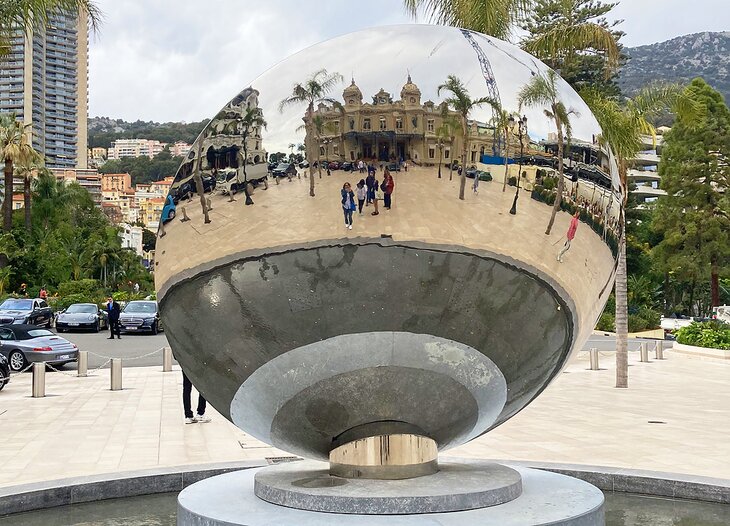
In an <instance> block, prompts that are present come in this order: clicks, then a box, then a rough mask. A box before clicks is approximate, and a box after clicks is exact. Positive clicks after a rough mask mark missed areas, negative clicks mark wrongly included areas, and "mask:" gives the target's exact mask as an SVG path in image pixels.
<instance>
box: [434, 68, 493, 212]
mask: <svg viewBox="0 0 730 526" xmlns="http://www.w3.org/2000/svg"><path fill="white" fill-rule="evenodd" d="M442 91H448V92H449V93H451V96H450V97H448V98H447V99H446V100H445V101H444V102H445V103H446V106H448V107H451V108H453V109H454V111H456V112H457V113H458V114H459V117H460V120H461V122H460V124H461V133H462V135H463V138H464V149H463V151H462V153H461V159H462V163H461V184H460V185H459V199H462V200H463V199H464V189H465V188H466V154H467V152H468V151H469V113H471V110H473V109H474V108H476V107H478V106H481V105H482V104H491V103H492V99H490V98H489V97H482V98H479V99H475V100H472V99H471V97H470V96H469V91H468V90H467V89H466V87H465V86H464V83H463V82H462V81H461V80H460V79H459V78H457V77H456V76H454V75H449V76H448V77H446V82H444V83H443V84H441V85H439V87H438V88H437V89H436V94H437V95H441V92H442Z"/></svg>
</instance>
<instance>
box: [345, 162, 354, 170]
mask: <svg viewBox="0 0 730 526" xmlns="http://www.w3.org/2000/svg"><path fill="white" fill-rule="evenodd" d="M354 168H355V166H354V165H353V163H350V162H344V163H342V169H343V170H344V171H346V172H351V171H352V170H353V169H354Z"/></svg>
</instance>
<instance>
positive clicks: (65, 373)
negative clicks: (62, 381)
mask: <svg viewBox="0 0 730 526" xmlns="http://www.w3.org/2000/svg"><path fill="white" fill-rule="evenodd" d="M46 367H48V368H49V369H50V370H51V371H56V372H57V373H61V374H64V375H66V376H71V377H72V378H77V377H78V374H71V373H70V372H68V371H62V370H61V369H58V368H56V367H53V366H52V365H51V364H50V363H48V362H46Z"/></svg>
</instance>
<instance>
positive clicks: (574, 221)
mask: <svg viewBox="0 0 730 526" xmlns="http://www.w3.org/2000/svg"><path fill="white" fill-rule="evenodd" d="M579 216H580V209H577V210H576V211H575V213H574V214H573V217H571V218H570V226H569V227H568V232H567V233H566V234H565V236H566V237H567V238H568V239H567V240H566V241H565V244H564V245H563V248H561V249H560V252H558V261H559V262H560V263H562V262H563V255H564V254H565V253H566V252H567V251H568V250H570V242H571V241H573V238H575V231H576V230H578V217H579Z"/></svg>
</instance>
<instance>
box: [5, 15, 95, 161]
mask: <svg viewBox="0 0 730 526" xmlns="http://www.w3.org/2000/svg"><path fill="white" fill-rule="evenodd" d="M0 111H2V112H13V113H15V114H16V116H17V117H18V119H21V120H22V121H23V122H24V123H26V124H31V130H32V135H33V147H34V148H35V149H36V150H38V151H39V152H41V153H42V154H43V155H44V156H45V158H46V164H47V166H49V167H52V168H86V167H87V118H88V19H87V17H86V16H85V15H81V16H79V17H77V16H74V15H68V16H61V15H58V16H53V17H51V20H50V24H49V26H48V27H47V28H39V29H37V30H34V31H33V32H32V33H30V34H28V35H24V34H22V33H20V32H19V33H18V34H16V35H15V36H14V37H13V39H12V47H11V52H10V54H9V55H8V56H7V57H6V58H5V59H4V60H2V61H0Z"/></svg>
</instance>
